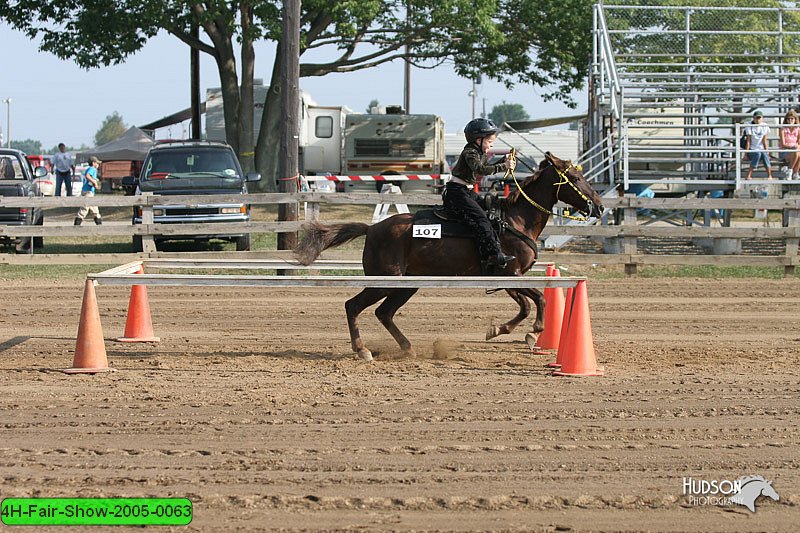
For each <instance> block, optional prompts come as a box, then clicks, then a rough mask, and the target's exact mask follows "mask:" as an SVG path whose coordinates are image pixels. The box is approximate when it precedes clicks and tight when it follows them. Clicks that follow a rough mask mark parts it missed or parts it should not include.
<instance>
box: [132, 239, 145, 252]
mask: <svg viewBox="0 0 800 533" xmlns="http://www.w3.org/2000/svg"><path fill="white" fill-rule="evenodd" d="M133 251H134V253H138V252H143V251H144V247H143V246H142V236H141V235H134V236H133Z"/></svg>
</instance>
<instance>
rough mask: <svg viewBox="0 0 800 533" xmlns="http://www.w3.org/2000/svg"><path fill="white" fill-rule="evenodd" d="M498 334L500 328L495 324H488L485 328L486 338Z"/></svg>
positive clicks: (492, 337) (488, 338)
mask: <svg viewBox="0 0 800 533" xmlns="http://www.w3.org/2000/svg"><path fill="white" fill-rule="evenodd" d="M498 335H500V328H499V327H497V326H489V329H487V330H486V340H487V341H488V340H491V339H494V338H495V337H497V336H498Z"/></svg>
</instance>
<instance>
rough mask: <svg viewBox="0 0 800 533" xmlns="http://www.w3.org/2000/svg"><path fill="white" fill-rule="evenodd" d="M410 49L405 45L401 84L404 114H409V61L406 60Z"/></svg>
mask: <svg viewBox="0 0 800 533" xmlns="http://www.w3.org/2000/svg"><path fill="white" fill-rule="evenodd" d="M410 51H411V48H410V47H409V46H408V44H406V66H405V76H404V83H403V90H404V95H405V98H403V107H405V111H406V114H407V115H409V114H411V61H410V60H409V59H408V54H409V52H410Z"/></svg>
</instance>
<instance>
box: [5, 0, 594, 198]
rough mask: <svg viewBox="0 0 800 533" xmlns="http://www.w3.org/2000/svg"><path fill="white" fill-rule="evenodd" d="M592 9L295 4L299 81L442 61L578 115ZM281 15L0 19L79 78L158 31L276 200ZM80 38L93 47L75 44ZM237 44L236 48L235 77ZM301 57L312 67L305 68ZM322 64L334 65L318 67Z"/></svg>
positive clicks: (59, 3)
mask: <svg viewBox="0 0 800 533" xmlns="http://www.w3.org/2000/svg"><path fill="white" fill-rule="evenodd" d="M593 1H594V0H450V1H448V2H441V1H440V0H383V1H381V0H343V1H339V2H330V1H329V0H304V1H303V3H302V12H301V20H300V22H301V36H300V42H301V44H300V55H301V64H300V76H301V77H304V76H324V75H326V74H329V73H333V72H352V71H355V70H359V69H365V68H370V67H374V66H377V65H381V64H383V63H387V62H391V61H395V60H402V59H403V58H406V57H407V58H408V59H409V60H410V61H411V62H412V63H413V64H414V65H415V66H417V67H420V68H432V67H435V66H437V65H439V64H441V63H442V62H445V61H447V62H450V63H451V64H452V68H453V70H454V71H455V72H456V73H457V74H459V75H461V76H463V77H465V78H467V79H473V78H475V77H477V76H478V75H479V74H483V75H484V76H487V77H489V78H493V79H496V80H502V81H504V82H505V83H506V85H507V86H509V87H510V86H512V85H514V83H523V84H532V85H535V86H541V87H544V88H545V89H546V92H545V93H544V97H545V98H558V99H560V100H563V101H566V102H567V103H569V104H570V105H571V106H572V107H575V105H576V104H575V102H573V101H572V100H571V99H570V96H569V95H570V92H571V91H572V90H574V89H576V88H580V87H582V86H583V84H584V81H585V79H586V77H587V70H588V64H589V56H590V53H591V49H592V46H591V35H592V14H591V5H592V3H593ZM280 7H281V2H279V1H277V0H271V1H260V2H254V1H253V0H239V1H236V2H234V1H228V2H226V1H221V0H216V1H213V0H210V1H208V2H202V3H199V2H192V1H187V0H174V1H171V2H163V1H162V0H118V1H117V2H98V1H97V0H93V1H91V2H74V1H72V0H16V1H14V2H7V3H3V4H0V18H5V19H6V20H7V21H9V22H10V23H11V24H12V25H14V26H15V27H17V28H20V29H22V30H23V31H25V32H26V33H27V34H28V35H29V36H31V37H35V36H41V37H42V45H41V49H42V50H43V51H48V52H52V53H54V54H55V55H57V56H58V57H61V58H70V59H71V60H73V61H75V62H77V64H79V65H81V66H83V67H86V68H93V67H99V66H103V65H108V64H112V63H119V62H121V61H123V60H124V59H125V58H126V57H127V56H128V55H130V54H133V53H135V52H136V51H137V50H139V49H140V48H141V47H142V46H143V45H144V44H145V43H146V42H147V40H148V39H149V38H150V37H152V36H154V35H155V34H156V33H157V32H158V31H159V30H161V29H163V30H166V31H167V32H169V33H170V34H172V35H174V36H175V37H177V38H178V39H180V40H181V41H182V42H184V43H186V44H187V45H189V46H191V47H193V48H196V49H198V50H200V51H201V52H204V53H207V54H209V55H210V56H212V57H213V58H214V59H215V61H216V63H217V70H218V72H219V76H220V84H221V86H222V97H223V103H224V115H225V134H226V137H227V141H228V143H229V144H231V145H232V146H233V147H234V149H235V150H236V151H237V153H238V154H239V156H240V159H241V160H242V165H243V167H244V168H245V170H249V169H252V168H253V166H254V164H255V167H256V168H257V169H258V170H259V171H260V172H261V173H262V175H264V176H265V178H266V179H265V180H263V181H262V183H263V184H266V185H269V186H270V188H272V189H274V185H275V181H274V179H272V178H275V177H277V176H276V171H277V162H278V158H279V150H278V137H279V136H278V134H277V132H278V120H279V116H280V94H279V90H278V87H279V86H280V83H279V76H280V71H281V69H280V67H281V65H280V57H281V53H280V46H281V31H282V30H281V23H280V20H281V15H280V13H281V11H280ZM193 25H199V27H200V28H202V30H203V32H204V36H202V37H201V38H200V39H197V38H195V37H193V33H192V27H193ZM65 30H67V31H65ZM87 34H91V36H92V38H91V39H85V38H83V35H87ZM258 40H272V41H276V42H277V44H278V48H279V49H278V53H277V54H276V56H275V62H274V63H273V66H272V77H271V81H270V87H272V90H270V91H269V92H268V96H267V99H266V101H265V102H263V106H264V112H263V114H262V119H261V124H260V127H259V135H258V139H257V140H255V142H254V139H253V113H252V112H251V111H252V110H253V109H254V101H253V73H254V68H255V51H254V47H253V43H254V42H255V41H258ZM234 43H238V44H239V45H240V46H241V54H240V62H241V64H240V65H237V60H236V56H235V53H234V50H235V48H234ZM406 50H408V53H407V52H406ZM304 54H308V55H313V57H314V59H313V60H309V61H308V62H303V55H304ZM320 57H330V58H331V59H330V60H328V61H322V62H320V61H318V60H317V58H320ZM237 67H238V69H237ZM238 70H240V71H241V73H242V74H241V79H240V78H239V74H238V73H237V71H238ZM259 104H260V103H259ZM253 157H254V160H253Z"/></svg>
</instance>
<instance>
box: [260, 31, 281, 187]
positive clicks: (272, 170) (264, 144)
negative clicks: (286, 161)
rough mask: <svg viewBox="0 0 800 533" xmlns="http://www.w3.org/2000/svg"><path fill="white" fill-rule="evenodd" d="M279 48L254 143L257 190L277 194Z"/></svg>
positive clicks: (279, 110) (279, 103)
mask: <svg viewBox="0 0 800 533" xmlns="http://www.w3.org/2000/svg"><path fill="white" fill-rule="evenodd" d="M280 57H281V46H280V43H278V48H277V50H276V53H275V63H274V65H273V67H272V77H271V79H270V83H269V90H268V91H267V99H266V101H265V102H264V112H263V114H262V115H261V127H260V128H259V132H258V141H257V142H256V150H255V151H256V170H257V171H258V172H260V173H261V176H262V180H261V182H260V184H259V190H261V191H267V192H277V191H278V185H277V179H278V178H279V177H280V176H278V162H279V161H280V159H279V158H280V153H279V152H280V128H279V127H278V126H279V121H280V116H281V107H280V106H281V94H280V86H281V83H280V79H281V60H280Z"/></svg>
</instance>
